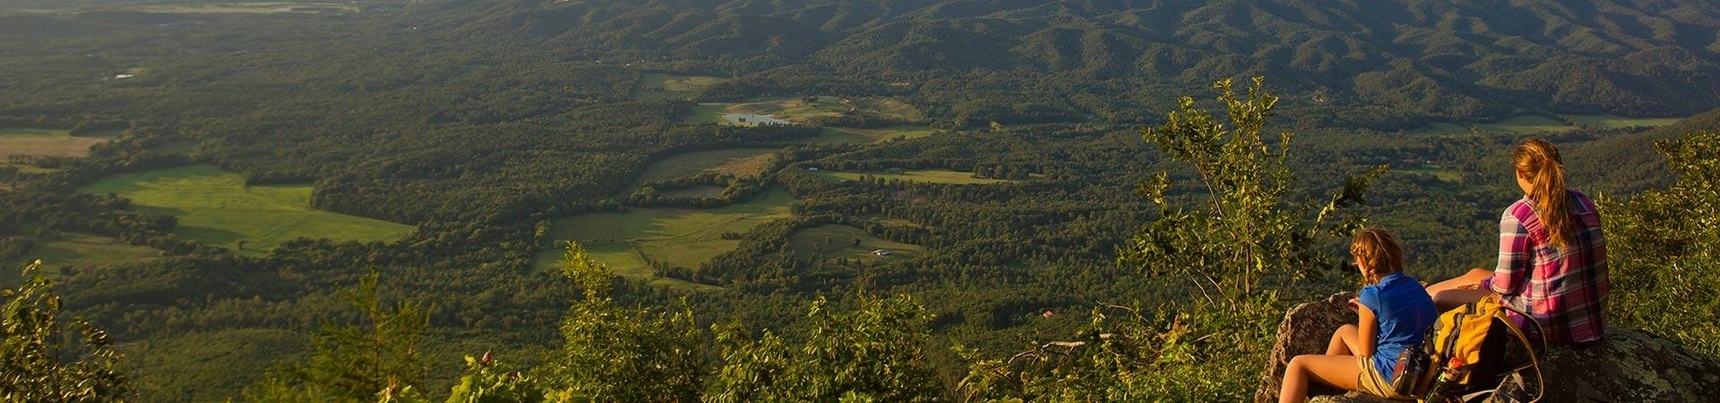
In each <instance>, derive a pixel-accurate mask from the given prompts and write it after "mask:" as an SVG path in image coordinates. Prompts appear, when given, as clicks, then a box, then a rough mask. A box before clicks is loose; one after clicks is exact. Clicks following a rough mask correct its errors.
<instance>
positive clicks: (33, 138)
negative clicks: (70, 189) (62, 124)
mask: <svg viewBox="0 0 1720 403" xmlns="http://www.w3.org/2000/svg"><path fill="white" fill-rule="evenodd" d="M117 134H119V133H118V132H114V133H111V134H105V135H102V136H73V135H72V134H71V132H70V131H66V130H52V129H37V128H27V127H0V158H6V157H7V156H10V155H35V156H58V157H87V156H89V155H90V146H92V145H96V144H100V143H106V142H108V140H112V139H113V136H114V135H117ZM5 162H6V160H4V159H0V163H5Z"/></svg>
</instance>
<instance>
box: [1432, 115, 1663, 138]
mask: <svg viewBox="0 0 1720 403" xmlns="http://www.w3.org/2000/svg"><path fill="white" fill-rule="evenodd" d="M1561 117H1562V118H1564V119H1566V120H1569V121H1570V122H1572V123H1565V122H1562V121H1559V120H1555V119H1551V118H1548V117H1545V116H1539V115H1520V116H1513V117H1511V118H1509V119H1505V120H1501V121H1498V122H1493V123H1481V124H1473V125H1467V126H1466V125H1461V124H1456V123H1450V122H1438V123H1432V124H1428V125H1427V126H1423V127H1422V128H1420V129H1416V130H1413V131H1410V133H1414V134H1433V135H1441V134H1468V133H1469V131H1470V128H1474V129H1475V130H1478V131H1483V132H1490V133H1510V134H1537V133H1559V132H1567V131H1572V130H1577V129H1578V128H1579V127H1578V126H1577V125H1583V126H1588V127H1592V128H1598V129H1616V128H1625V127H1637V126H1651V127H1652V126H1665V125H1669V124H1673V123H1676V122H1678V121H1679V120H1682V118H1624V117H1617V116H1603V115H1562V116H1561Z"/></svg>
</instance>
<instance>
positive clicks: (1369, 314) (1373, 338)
mask: <svg viewBox="0 0 1720 403" xmlns="http://www.w3.org/2000/svg"><path fill="white" fill-rule="evenodd" d="M1358 305H1360V306H1361V308H1359V309H1356V338H1357V339H1361V340H1358V341H1360V342H1361V345H1360V346H1357V347H1359V348H1357V349H1356V351H1355V353H1356V355H1357V356H1362V357H1372V356H1373V355H1374V351H1375V349H1376V348H1379V343H1380V341H1379V340H1378V339H1379V337H1380V322H1379V319H1378V318H1377V317H1375V316H1374V310H1373V309H1369V308H1368V304H1358Z"/></svg>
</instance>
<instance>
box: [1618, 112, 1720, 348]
mask: <svg viewBox="0 0 1720 403" xmlns="http://www.w3.org/2000/svg"><path fill="white" fill-rule="evenodd" d="M1656 148H1658V149H1659V150H1660V153H1661V154H1663V155H1665V156H1666V158H1667V166H1668V167H1669V168H1671V169H1672V171H1673V172H1675V173H1677V174H1678V175H1679V178H1678V181H1677V182H1675V183H1674V184H1673V185H1672V187H1671V188H1668V189H1666V190H1650V191H1646V192H1642V193H1638V194H1636V195H1634V196H1631V198H1630V199H1629V200H1628V201H1619V200H1616V199H1610V198H1605V199H1603V200H1602V203H1601V211H1602V215H1603V218H1604V219H1605V220H1604V222H1603V225H1604V229H1605V231H1606V237H1607V249H1608V250H1607V263H1608V265H1609V266H1610V267H1609V269H1610V270H1611V273H1610V274H1611V276H1612V286H1613V293H1612V296H1611V298H1612V299H1611V304H1612V306H1610V307H1608V308H1607V312H1608V314H1609V317H1610V318H1611V319H1612V320H1613V321H1614V323H1613V325H1615V326H1618V325H1622V326H1629V327H1637V328H1642V329H1644V330H1649V331H1652V332H1654V333H1656V334H1661V335H1665V336H1667V337H1670V338H1672V339H1674V340H1677V341H1678V342H1679V343H1680V344H1683V345H1685V346H1689V347H1690V348H1693V349H1696V350H1698V351H1702V352H1705V353H1708V354H1720V248H1716V247H1715V245H1720V134H1717V133H1715V132H1697V133H1689V134H1685V135H1684V136H1682V137H1679V138H1677V139H1673V140H1668V141H1663V142H1661V143H1659V144H1657V145H1656Z"/></svg>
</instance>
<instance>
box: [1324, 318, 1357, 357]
mask: <svg viewBox="0 0 1720 403" xmlns="http://www.w3.org/2000/svg"><path fill="white" fill-rule="evenodd" d="M1361 337H1362V336H1361V334H1360V333H1359V332H1357V330H1356V325H1353V324H1350V325H1344V326H1343V327H1339V328H1338V331H1336V332H1332V343H1331V344H1328V345H1326V355H1356V350H1360V349H1359V348H1357V347H1359V346H1361V341H1362V340H1361Z"/></svg>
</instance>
